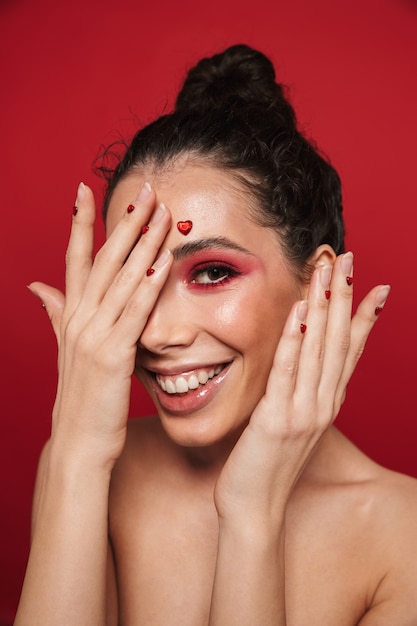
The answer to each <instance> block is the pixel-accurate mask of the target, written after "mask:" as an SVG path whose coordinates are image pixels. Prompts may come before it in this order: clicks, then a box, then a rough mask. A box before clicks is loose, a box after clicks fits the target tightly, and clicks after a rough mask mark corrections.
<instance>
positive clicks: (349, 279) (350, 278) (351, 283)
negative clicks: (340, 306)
mask: <svg viewBox="0 0 417 626" xmlns="http://www.w3.org/2000/svg"><path fill="white" fill-rule="evenodd" d="M346 282H347V284H348V285H349V287H350V286H351V285H353V276H346Z"/></svg>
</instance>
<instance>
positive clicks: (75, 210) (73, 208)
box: [72, 205, 78, 217]
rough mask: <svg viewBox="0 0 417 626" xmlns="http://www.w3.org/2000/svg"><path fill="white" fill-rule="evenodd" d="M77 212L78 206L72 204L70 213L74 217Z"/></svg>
mask: <svg viewBox="0 0 417 626" xmlns="http://www.w3.org/2000/svg"><path fill="white" fill-rule="evenodd" d="M77 213H78V207H77V206H75V205H74V206H73V207H72V214H73V216H74V217H75V216H76V215H77Z"/></svg>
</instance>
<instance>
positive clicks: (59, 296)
mask: <svg viewBox="0 0 417 626" xmlns="http://www.w3.org/2000/svg"><path fill="white" fill-rule="evenodd" d="M28 289H29V291H30V292H31V293H33V295H35V296H37V297H38V298H39V299H40V300H41V302H42V306H43V307H45V309H46V312H47V313H48V317H49V319H50V320H51V324H52V328H53V329H54V333H55V336H56V340H57V342H58V346H59V342H60V335H61V318H62V312H63V310H64V306H65V296H64V294H63V293H62V292H61V291H59V289H55V287H50V286H49V285H45V283H40V282H34V283H31V284H30V285H28Z"/></svg>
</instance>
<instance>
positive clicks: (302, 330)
mask: <svg viewBox="0 0 417 626" xmlns="http://www.w3.org/2000/svg"><path fill="white" fill-rule="evenodd" d="M306 330H307V325H306V324H300V332H301V334H302V335H304V333H305V332H306Z"/></svg>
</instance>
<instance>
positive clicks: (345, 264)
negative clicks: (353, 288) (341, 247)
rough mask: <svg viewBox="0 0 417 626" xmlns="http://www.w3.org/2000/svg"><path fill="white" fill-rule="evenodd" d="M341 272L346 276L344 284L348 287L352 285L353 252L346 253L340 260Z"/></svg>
mask: <svg viewBox="0 0 417 626" xmlns="http://www.w3.org/2000/svg"><path fill="white" fill-rule="evenodd" d="M342 270H343V272H344V274H345V276H346V282H347V284H348V285H349V286H350V285H352V284H353V276H352V274H353V252H346V254H345V255H344V256H343V259H342Z"/></svg>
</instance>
